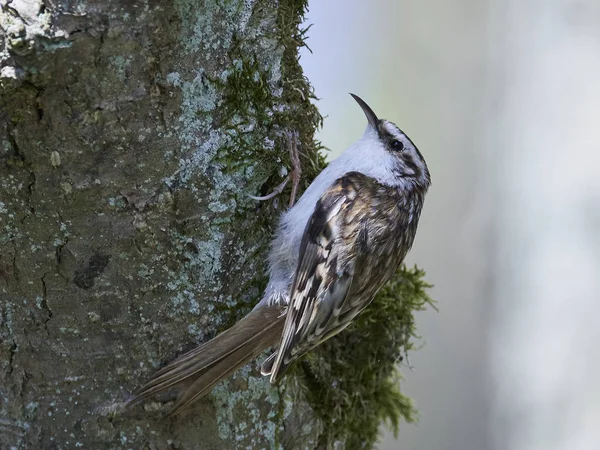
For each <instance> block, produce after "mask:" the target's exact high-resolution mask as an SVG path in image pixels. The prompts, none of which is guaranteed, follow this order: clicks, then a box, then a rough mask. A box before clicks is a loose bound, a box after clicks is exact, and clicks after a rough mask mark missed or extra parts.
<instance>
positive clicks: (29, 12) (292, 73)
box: [0, 0, 421, 449]
mask: <svg viewBox="0 0 600 450" xmlns="http://www.w3.org/2000/svg"><path fill="white" fill-rule="evenodd" d="M1 8H2V9H1V10H0V27H1V29H2V33H1V34H0V46H1V47H2V50H1V52H0V63H1V65H2V67H1V71H0V105H2V108H0V448H5V447H6V448H12V447H15V448H77V447H80V446H81V447H84V448H86V447H87V448H157V449H158V448H160V449H162V448H181V449H185V448H198V446H199V445H200V444H199V443H201V448H207V449H221V448H223V449H225V448H227V449H229V448H276V447H284V448H312V447H315V446H325V447H330V446H332V445H333V442H347V443H348V446H347V448H353V447H352V446H353V445H354V444H353V442H355V440H352V439H353V438H352V433H351V432H350V431H348V430H345V431H344V430H341V431H340V430H338V431H335V430H337V428H335V427H334V426H333V422H334V421H335V420H337V416H335V415H334V414H327V413H326V410H327V408H329V406H326V404H325V403H323V404H322V405H321V404H317V403H314V398H311V395H308V394H307V392H306V389H305V387H306V386H307V378H306V377H307V376H308V375H310V374H311V373H313V372H314V365H315V364H317V363H315V361H317V360H316V359H315V358H319V357H323V358H326V356H325V355H324V354H323V353H322V352H324V351H328V350H321V351H320V352H321V353H315V354H314V355H313V356H312V357H311V358H310V359H309V360H307V362H306V363H305V365H303V366H299V367H298V368H297V370H296V373H295V374H292V376H291V377H289V379H290V380H291V381H290V383H287V384H283V385H280V386H270V385H269V384H268V382H267V380H265V379H263V378H262V377H260V376H258V375H257V374H256V372H255V371H254V370H253V368H254V366H253V365H250V366H248V367H246V368H244V369H242V371H240V372H239V373H238V374H237V375H235V376H234V377H233V378H232V380H231V381H229V382H228V383H224V384H222V385H221V386H218V387H217V388H216V389H215V391H214V393H213V394H212V395H211V396H210V397H209V398H207V399H205V400H204V401H202V402H201V403H200V404H199V406H198V407H196V408H194V410H193V411H191V412H190V413H188V414H187V415H185V416H183V417H177V418H176V419H169V420H164V419H162V418H161V411H164V409H161V406H160V404H159V403H158V402H154V403H153V402H151V403H149V404H147V405H146V406H145V409H144V408H139V409H137V410H132V411H129V410H127V411H123V410H122V408H121V406H122V403H123V401H125V400H126V399H127V398H128V396H129V395H130V393H131V392H132V390H133V389H135V388H136V387H138V386H139V385H140V383H142V382H143V381H144V380H146V379H147V378H148V377H149V376H150V375H151V374H152V372H153V371H154V370H156V368H157V367H159V366H160V365H161V364H163V363H164V362H165V361H168V360H170V359H172V358H173V357H174V356H176V355H178V354H179V353H181V352H182V351H185V350H187V349H189V348H191V347H193V346H194V345H196V344H197V343H199V342H201V341H205V340H206V339H208V338H210V337H212V336H214V335H215V333H217V332H218V331H221V330H223V329H225V328H226V327H227V326H228V325H230V324H232V323H233V322H234V321H236V320H238V319H239V318H241V317H242V316H243V315H244V314H245V313H246V312H247V311H248V310H249V309H250V308H251V307H252V306H253V304H254V303H255V302H256V300H257V299H258V298H259V296H260V293H261V289H262V288H263V287H264V283H265V273H264V269H265V267H264V258H265V253H266V250H267V247H268V243H269V240H270V237H271V234H272V232H273V227H274V226H275V224H276V222H277V218H278V216H279V214H280V213H281V211H282V210H283V208H284V207H285V205H286V203H287V195H288V194H289V192H288V191H286V192H284V193H283V194H282V196H281V197H280V198H278V199H276V200H275V201H271V202H265V203H260V204H257V203H256V202H255V201H253V200H251V199H250V198H249V197H248V194H264V193H266V192H269V191H270V189H271V188H272V187H273V186H275V185H277V184H279V182H281V180H282V179H283V177H284V176H285V175H286V173H287V171H289V170H290V161H289V156H288V154H287V142H286V136H287V134H288V133H289V132H296V133H298V136H299V142H300V149H301V153H302V164H303V174H304V177H303V180H302V183H303V186H302V188H305V187H306V185H307V184H308V183H310V181H311V179H312V178H313V177H314V176H315V175H316V174H317V173H318V171H319V170H320V169H321V168H322V167H323V164H324V163H323V159H322V156H320V155H319V154H318V149H319V145H318V143H317V142H315V140H314V138H313V133H314V130H315V129H316V128H317V127H318V126H319V125H320V123H321V117H320V116H319V114H318V112H317V110H316V109H315V107H314V106H313V105H312V104H311V102H310V99H311V98H312V97H313V94H312V90H311V88H310V85H309V83H308V81H307V80H306V79H305V77H304V76H303V74H302V70H301V68H300V65H299V62H298V52H297V49H298V46H300V45H302V44H303V38H304V33H303V31H301V30H300V28H299V27H300V24H301V21H302V16H303V14H304V12H305V8H306V2H305V1H303V0H282V1H279V2H276V1H274V0H234V1H228V2H218V1H215V0H205V1H200V0H175V1H173V2H158V1H145V2H142V1H140V2H122V1H116V0H108V1H105V2H93V1H80V2H67V1H60V0H59V1H55V2H42V1H41V0H39V1H36V0H34V1H29V2H24V1H19V0H13V1H12V2H4V3H2V6H1ZM415 298H421V297H418V296H417V297H415ZM406 304H412V305H417V304H420V303H418V302H416V303H415V302H408V303H406ZM396 312H397V311H396ZM402 314H404V313H402ZM408 314H410V312H408ZM402 317H404V316H402ZM407 317H408V316H407ZM410 317H412V316H410ZM394 342H395V341H394ZM340 343H343V341H340V340H335V341H332V343H331V345H332V346H334V347H327V348H330V349H333V348H337V347H335V346H339V345H340ZM388 343H389V341H387V340H386V339H385V338H382V341H381V345H387V344H388ZM395 343H397V342H395ZM403 343H405V342H403ZM342 345H343V344H342ZM378 345H379V344H378ZM332 351H333V350H332ZM319 355H321V356H319ZM311 367H312V369H311ZM390 367H391V365H390V364H387V365H386V368H387V369H386V370H387V372H386V373H387V375H386V377H387V378H386V380H387V379H389V376H391V373H392V372H391V371H390V370H391V369H390ZM309 369H310V370H309ZM307 370H309V371H308V372H307ZM373 373H374V372H373ZM378 373H379V372H378ZM328 376H329V375H327V374H326V373H324V372H321V373H320V374H319V377H321V378H320V380H321V382H322V383H325V384H326V383H327V381H326V380H327V377H328ZM332 376H333V375H332ZM335 376H337V375H335ZM379 376H382V377H383V375H379ZM384 378H385V377H384ZM383 381H385V380H383ZM385 383H388V382H387V381H385ZM386 386H389V383H388V384H386ZM291 399H293V401H294V407H293V408H292V407H290V401H291ZM396 406H397V407H399V408H400V407H402V405H398V404H396V405H395V406H394V407H393V408H396ZM332 407H334V408H337V406H332ZM324 408H325V409H324ZM393 408H392V409H393ZM378 411H379V412H378V414H379V413H381V411H383V409H382V408H379V409H378ZM398 411H400V410H398ZM407 411H408V410H407ZM386 415H387V416H389V417H397V416H398V414H397V411H396V412H392V413H390V414H386V413H385V411H383V413H382V414H381V416H382V417H384V416H386ZM357 417H358V416H357ZM352 423H354V422H352ZM373 423H375V422H374V421H372V422H371V423H370V424H369V427H370V428H369V430H370V431H369V434H368V435H365V436H368V439H367V440H368V442H371V441H372V440H373V439H372V435H373V430H372V427H373ZM332 430H333V431H332ZM374 433H375V434H376V430H375V431H374ZM367 440H365V442H367Z"/></svg>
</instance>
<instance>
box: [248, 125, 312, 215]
mask: <svg viewBox="0 0 600 450" xmlns="http://www.w3.org/2000/svg"><path fill="white" fill-rule="evenodd" d="M288 151H289V152H290V160H291V162H292V171H291V172H290V173H289V174H288V175H287V176H286V177H285V180H283V182H282V183H281V184H279V185H278V186H277V187H276V188H275V189H273V192H271V193H270V194H267V195H263V196H260V197H257V196H255V195H250V196H249V197H250V198H251V199H254V200H258V201H264V200H270V199H272V198H273V197H275V196H277V195H279V194H281V193H282V192H283V190H284V189H285V186H286V185H287V184H288V182H289V181H290V179H291V180H292V192H291V194H290V208H291V207H292V206H294V203H295V202H296V194H297V193H298V185H299V184H300V176H301V175H302V168H301V167H300V154H299V152H298V144H297V138H296V133H289V134H288Z"/></svg>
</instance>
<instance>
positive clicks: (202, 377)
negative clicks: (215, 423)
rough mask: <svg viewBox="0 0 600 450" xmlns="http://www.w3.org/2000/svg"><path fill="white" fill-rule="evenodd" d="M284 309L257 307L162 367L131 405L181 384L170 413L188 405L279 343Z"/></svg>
mask: <svg viewBox="0 0 600 450" xmlns="http://www.w3.org/2000/svg"><path fill="white" fill-rule="evenodd" d="M284 311H285V310H284V309H283V308H281V307H278V306H269V307H264V308H259V309H255V310H253V311H252V312H251V313H250V314H248V315H247V316H246V317H244V318H243V319H242V320H240V321H239V322H238V323H236V324H235V325H234V326H232V327H231V328H229V329H228V330H226V331H224V332H223V333H221V334H219V335H218V336H217V337H215V338H214V339H212V340H210V341H208V342H207V343H205V344H202V345H201V346H199V347H197V348H195V349H194V350H192V351H190V352H188V353H186V354H185V355H183V356H180V357H179V358H177V359H176V360H175V361H173V362H172V363H170V364H169V365H167V366H166V367H164V368H163V369H161V370H160V371H159V372H158V373H156V374H155V375H154V377H153V378H152V379H151V380H150V381H149V382H148V383H146V384H145V385H144V386H142V388H141V389H140V390H139V391H137V392H136V393H135V396H134V398H133V399H132V400H130V401H129V405H132V404H136V403H139V402H141V401H143V400H145V399H147V398H148V397H151V396H153V395H154V394H157V393H159V392H161V391H164V390H167V389H171V388H174V387H181V388H182V392H181V393H180V394H179V397H178V398H177V402H176V403H175V405H174V406H173V409H172V410H171V411H170V413H169V414H174V413H177V412H179V411H181V410H183V409H185V408H186V407H188V406H189V405H190V404H192V403H193V402H194V401H195V400H198V399H200V398H201V397H202V396H203V395H205V394H207V393H208V392H209V391H210V390H211V388H212V387H213V386H214V385H215V384H217V383H218V382H219V381H221V380H223V379H225V378H227V377H228V376H229V375H231V374H232V373H233V372H235V371H236V370H237V369H239V368H240V367H242V366H243V365H244V364H246V363H247V362H249V361H251V360H252V359H254V358H256V357H257V356H258V355H259V354H260V353H262V351H263V350H265V349H267V348H268V347H270V346H272V345H275V344H276V343H277V342H278V341H279V339H280V338H281V333H282V331H283V325H284V323H285V316H284V315H283V313H284Z"/></svg>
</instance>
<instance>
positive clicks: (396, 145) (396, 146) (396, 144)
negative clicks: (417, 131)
mask: <svg viewBox="0 0 600 450" xmlns="http://www.w3.org/2000/svg"><path fill="white" fill-rule="evenodd" d="M391 146H392V150H394V151H396V152H401V151H402V150H404V143H402V141H396V140H393V141H392V143H391Z"/></svg>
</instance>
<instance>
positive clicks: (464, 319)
mask: <svg viewBox="0 0 600 450" xmlns="http://www.w3.org/2000/svg"><path fill="white" fill-rule="evenodd" d="M308 24H313V26H312V28H311V29H310V31H309V33H308V34H309V40H308V45H309V46H310V48H311V49H312V51H313V53H312V54H311V53H310V52H308V51H307V50H306V49H305V51H304V52H303V54H302V59H301V62H302V64H303V66H304V68H305V71H306V74H307V76H308V78H309V79H310V80H311V82H312V84H313V86H314V88H315V91H316V94H317V96H318V97H320V100H319V101H318V102H317V104H318V106H319V108H320V110H321V113H322V114H323V115H326V116H327V117H326V119H325V124H324V128H323V130H322V131H321V133H320V136H319V137H320V139H321V140H322V141H323V143H324V145H326V146H327V147H329V148H330V149H331V150H332V152H331V155H330V157H335V156H336V155H337V154H339V153H340V152H341V151H342V150H343V149H345V148H346V147H347V146H348V145H350V144H351V143H352V142H353V141H355V140H356V139H358V138H359V137H360V135H361V134H362V132H363V130H364V127H365V119H364V115H363V114H362V112H361V111H360V109H359V108H358V107H357V106H356V104H355V103H354V101H353V100H352V98H351V97H350V96H349V95H348V92H353V93H356V94H358V95H360V96H361V97H363V98H364V99H365V100H366V101H367V102H368V103H369V104H370V105H371V107H373V109H374V110H375V112H376V113H377V114H378V115H379V117H383V118H388V119H390V120H392V121H393V122H395V123H397V124H398V125H399V126H400V127H401V128H402V129H403V130H404V131H405V132H406V133H407V134H408V135H409V136H410V137H411V138H412V139H413V141H414V142H415V143H416V144H417V146H418V147H419V148H420V150H421V152H422V153H423V154H424V155H425V157H426V158H427V161H428V164H429V167H430V171H431V174H432V178H433V186H432V188H431V190H430V193H429V195H428V198H427V201H426V202H425V209H424V212H423V216H422V219H421V224H420V228H419V232H418V234H417V240H416V242H415V246H414V248H413V251H412V253H411V255H410V258H409V260H408V263H409V264H413V263H417V264H418V265H419V266H420V267H422V268H424V269H425V270H426V271H427V274H428V279H429V281H430V282H432V283H434V284H435V288H434V289H433V290H432V295H433V297H434V298H435V299H436V300H437V301H438V307H439V309H440V311H439V313H436V312H435V311H433V310H429V311H425V312H423V313H421V314H420V315H419V316H418V323H419V330H420V333H421V334H422V336H423V337H424V342H425V346H424V347H423V348H422V349H420V350H418V351H416V352H413V353H412V355H411V360H410V362H411V365H412V370H409V369H408V368H407V367H403V368H402V371H403V372H404V374H405V377H406V381H405V382H404V384H403V390H404V392H405V393H407V394H408V395H410V396H411V397H412V398H413V399H414V400H415V401H416V403H417V406H418V408H419V410H420V413H421V419H420V421H419V423H418V424H417V425H406V424H405V425H404V426H403V427H402V428H401V430H400V435H399V439H398V440H397V441H396V440H394V438H393V436H391V435H390V434H389V433H386V434H385V436H384V440H383V442H382V443H381V445H380V449H381V450H387V449H407V450H412V449H427V450H438V449H443V450H470V449H474V450H486V449H493V450H505V449H510V450H513V449H514V450H525V449H527V450H530V449H531V450H538V449H539V450H542V449H543V450H554V449H556V450H559V449H560V450H564V449H569V450H580V449H581V450H583V449H586V450H587V449H590V450H592V449H593V450H597V449H598V448H600V387H599V381H600V352H599V350H598V347H597V345H598V344H599V343H600V1H598V0H504V1H500V0H495V1H494V0H488V1H484V2H482V1H479V0H455V1H453V2H448V1H443V0H429V1H426V2H423V1H420V0H401V1H392V0H388V1H383V0H372V1H370V2H364V1H360V0H328V1H327V2H317V1H313V2H311V4H310V12H309V14H308V16H307V25H308Z"/></svg>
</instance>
